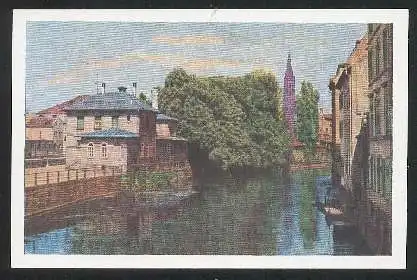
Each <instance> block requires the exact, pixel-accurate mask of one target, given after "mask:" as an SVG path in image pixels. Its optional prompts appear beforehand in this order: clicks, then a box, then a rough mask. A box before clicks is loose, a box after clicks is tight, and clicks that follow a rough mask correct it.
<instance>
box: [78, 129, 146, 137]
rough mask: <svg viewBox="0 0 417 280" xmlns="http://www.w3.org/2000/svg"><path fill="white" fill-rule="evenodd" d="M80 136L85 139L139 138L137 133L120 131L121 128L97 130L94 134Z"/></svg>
mask: <svg viewBox="0 0 417 280" xmlns="http://www.w3.org/2000/svg"><path fill="white" fill-rule="evenodd" d="M78 136H81V137H83V138H137V137H139V136H138V135H137V134H136V133H133V132H130V131H127V130H123V129H119V128H109V129H105V130H96V131H92V132H87V133H83V134H80V135H78Z"/></svg>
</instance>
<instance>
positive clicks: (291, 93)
mask: <svg viewBox="0 0 417 280" xmlns="http://www.w3.org/2000/svg"><path fill="white" fill-rule="evenodd" d="M295 110H296V105H295V77H294V73H293V71H292V66H291V55H290V54H289V53H288V59H287V70H286V71H285V76H284V115H285V121H286V123H287V127H288V131H289V133H290V135H291V138H292V139H293V140H295V138H296V137H295Z"/></svg>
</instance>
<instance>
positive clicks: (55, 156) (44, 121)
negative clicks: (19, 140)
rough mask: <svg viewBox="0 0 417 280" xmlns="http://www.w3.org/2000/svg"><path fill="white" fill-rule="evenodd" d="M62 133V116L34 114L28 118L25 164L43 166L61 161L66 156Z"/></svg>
mask: <svg viewBox="0 0 417 280" xmlns="http://www.w3.org/2000/svg"><path fill="white" fill-rule="evenodd" d="M62 135H63V122H62V120H61V119H60V118H56V119H53V118H50V117H44V116H34V117H32V118H30V119H27V121H26V129H25V166H26V167H41V166H45V165H48V164H50V165H52V164H57V163H56V162H61V161H62V160H63V158H64V155H63V153H62V150H63V149H62V147H63V142H62ZM49 159H50V160H49Z"/></svg>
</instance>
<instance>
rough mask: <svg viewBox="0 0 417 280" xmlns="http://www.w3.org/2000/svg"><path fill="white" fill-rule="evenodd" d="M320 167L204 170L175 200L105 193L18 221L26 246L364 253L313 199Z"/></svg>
mask: <svg viewBox="0 0 417 280" xmlns="http://www.w3.org/2000/svg"><path fill="white" fill-rule="evenodd" d="M329 175H330V172H329V171H327V170H321V171H319V170H304V171H303V170H301V171H297V172H293V173H291V174H290V175H289V176H288V178H286V179H282V178H278V177H276V176H272V175H262V176H260V177H254V178H250V179H245V180H243V179H236V178H231V177H227V176H226V177H225V176H218V177H216V178H212V179H211V180H210V181H207V182H205V183H204V184H203V185H202V188H201V191H200V192H199V193H196V194H194V195H192V196H191V197H190V198H188V199H185V200H182V201H181V202H176V203H165V204H164V203H162V204H160V205H158V206H147V205H142V206H132V204H128V203H125V202H123V201H121V200H120V199H117V198H114V197H109V198H103V199H101V200H97V201H94V202H89V203H84V204H80V205H76V206H72V207H70V208H67V209H61V210H60V211H57V212H56V213H53V214H48V215H45V216H42V217H38V218H32V219H31V220H30V221H26V222H25V253H26V254H94V255H106V254H129V255H134V254H136V255H138V254H152V255H158V254H175V255H185V254H192V255H199V254H203V255H217V254H222V255H368V254H370V252H369V250H368V249H367V246H366V244H365V243H364V242H363V239H362V238H361V237H360V236H359V234H358V233H356V232H355V231H352V230H349V231H348V230H346V232H343V230H342V231H340V230H339V231H337V232H336V230H335V229H334V228H333V226H332V225H330V226H329V225H328V224H327V222H326V219H325V216H324V215H323V214H322V213H321V212H320V211H319V210H318V209H317V208H316V207H315V206H314V203H315V202H316V201H322V202H323V201H324V197H325V194H326V190H327V188H328V187H329V185H328V184H329V182H328V181H329Z"/></svg>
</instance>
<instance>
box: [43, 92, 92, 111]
mask: <svg viewBox="0 0 417 280" xmlns="http://www.w3.org/2000/svg"><path fill="white" fill-rule="evenodd" d="M87 97H88V95H78V96H76V97H74V98H72V99H70V100H67V101H65V102H62V103H60V104H57V105H55V106H53V107H50V108H47V109H44V110H42V111H39V112H38V115H41V114H43V115H45V114H50V115H59V114H65V110H64V109H65V107H68V106H70V105H72V104H74V103H75V102H79V101H80V100H83V99H85V98H87Z"/></svg>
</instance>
